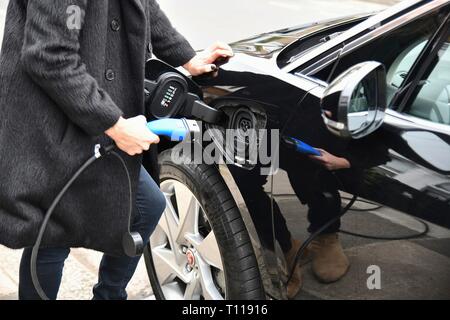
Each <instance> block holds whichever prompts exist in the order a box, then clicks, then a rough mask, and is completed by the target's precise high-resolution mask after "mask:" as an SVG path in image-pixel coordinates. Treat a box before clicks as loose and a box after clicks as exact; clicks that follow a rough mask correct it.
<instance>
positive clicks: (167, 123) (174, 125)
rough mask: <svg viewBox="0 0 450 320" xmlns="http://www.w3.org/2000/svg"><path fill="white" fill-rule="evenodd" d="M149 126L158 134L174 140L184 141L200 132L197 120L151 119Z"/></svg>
mask: <svg viewBox="0 0 450 320" xmlns="http://www.w3.org/2000/svg"><path fill="white" fill-rule="evenodd" d="M147 128H148V129H149V130H150V131H151V132H153V133H154V134H156V135H158V136H165V137H167V138H170V139H171V140H172V141H184V140H188V139H190V138H192V137H193V135H194V134H195V133H198V132H200V127H199V126H198V124H197V122H196V121H195V120H188V119H184V118H183V119H160V120H154V121H150V122H149V123H148V124H147Z"/></svg>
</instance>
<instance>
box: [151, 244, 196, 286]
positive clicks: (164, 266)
mask: <svg viewBox="0 0 450 320" xmlns="http://www.w3.org/2000/svg"><path fill="white" fill-rule="evenodd" d="M152 253H153V261H154V264H155V269H156V272H157V273H158V280H159V282H160V284H161V285H164V284H166V283H167V282H170V281H172V280H173V279H174V278H175V276H178V277H179V278H180V279H181V280H182V281H183V282H188V280H189V279H188V278H187V277H186V275H185V274H184V273H183V272H182V267H180V265H179V264H178V263H177V261H176V259H175V254H174V253H173V252H172V251H171V250H168V249H166V248H154V249H153V251H152Z"/></svg>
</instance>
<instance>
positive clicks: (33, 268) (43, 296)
mask: <svg viewBox="0 0 450 320" xmlns="http://www.w3.org/2000/svg"><path fill="white" fill-rule="evenodd" d="M114 148H115V146H114V145H110V146H108V147H105V148H98V149H97V146H96V149H95V154H94V155H93V156H92V157H90V158H89V159H88V160H87V161H86V162H85V163H84V164H83V165H82V166H81V167H80V168H79V169H78V170H77V171H76V172H75V174H74V175H73V176H72V178H70V180H69V181H68V182H67V183H66V184H65V186H64V187H63V188H62V189H61V191H60V192H59V194H58V195H57V196H56V198H55V199H54V200H53V202H52V204H51V205H50V207H49V209H48V210H47V212H46V213H45V217H44V220H43V221H42V224H41V226H40V228H39V233H38V236H37V238H36V242H35V244H34V246H33V250H32V252H31V260H30V269H31V280H32V282H33V285H34V287H35V289H36V292H37V294H38V295H39V297H40V298H41V299H42V300H49V298H48V297H47V295H46V294H45V292H44V290H43V289H42V287H41V284H40V282H39V278H38V275H37V267H36V266H37V256H38V253H39V248H40V246H41V242H42V238H43V237H44V233H45V230H46V228H47V225H48V222H49V221H50V218H51V216H52V214H53V212H54V210H55V208H56V206H57V205H58V204H59V202H60V201H61V199H62V198H63V197H64V195H65V194H66V193H67V191H68V190H69V188H70V187H71V186H72V184H73V183H74V182H75V181H76V180H77V179H78V178H79V177H80V175H81V174H82V173H83V172H84V171H86V169H87V168H89V167H90V166H91V165H92V164H93V163H94V162H95V161H97V160H98V159H100V158H101V157H103V156H105V155H107V154H110V153H111V154H112V155H113V156H115V157H116V158H117V159H119V161H120V163H121V164H122V166H123V168H124V171H125V173H126V175H127V179H128V187H129V196H130V206H129V212H128V231H130V228H131V215H132V209H133V204H132V188H131V178H130V173H129V171H128V168H127V166H126V164H125V161H124V160H123V159H122V157H121V156H120V155H119V154H118V153H116V152H114V151H113V149H114Z"/></svg>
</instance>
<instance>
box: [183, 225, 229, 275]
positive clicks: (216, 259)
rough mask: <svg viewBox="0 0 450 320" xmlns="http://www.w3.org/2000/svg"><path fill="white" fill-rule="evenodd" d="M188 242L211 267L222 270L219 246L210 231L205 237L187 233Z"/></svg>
mask: <svg viewBox="0 0 450 320" xmlns="http://www.w3.org/2000/svg"><path fill="white" fill-rule="evenodd" d="M187 238H188V239H189V242H190V243H191V244H192V245H193V246H194V248H195V249H196V250H197V252H198V253H199V254H200V255H201V257H202V258H203V259H204V260H205V261H206V262H207V263H208V264H210V265H212V266H213V267H216V268H217V269H220V270H223V264H222V258H221V257H220V251H219V246H218V245H217V240H216V236H215V235H214V232H213V231H211V232H210V233H209V234H208V236H207V237H206V238H204V239H203V237H202V236H200V235H193V234H189V235H187Z"/></svg>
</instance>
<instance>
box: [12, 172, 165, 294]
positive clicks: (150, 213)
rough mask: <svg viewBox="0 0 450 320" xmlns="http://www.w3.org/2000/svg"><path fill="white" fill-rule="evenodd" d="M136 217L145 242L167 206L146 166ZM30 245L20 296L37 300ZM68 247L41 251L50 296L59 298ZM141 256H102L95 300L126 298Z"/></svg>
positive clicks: (135, 228)
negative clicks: (31, 268) (32, 275)
mask: <svg viewBox="0 0 450 320" xmlns="http://www.w3.org/2000/svg"><path fill="white" fill-rule="evenodd" d="M136 207H137V211H138V212H137V213H138V214H137V216H136V219H135V221H134V223H133V225H132V228H131V229H132V230H133V231H138V232H139V233H140V234H141V236H142V238H143V239H144V241H146V242H145V244H147V242H148V239H149V238H150V235H151V234H152V232H153V230H155V228H156V225H157V224H158V221H159V218H160V217H161V214H162V213H163V211H164V209H165V207H166V200H165V197H164V195H163V194H162V192H161V191H160V190H159V188H158V186H157V184H156V183H155V182H154V181H153V179H152V178H151V176H150V175H149V174H148V173H147V171H146V170H145V169H144V167H142V168H141V172H140V175H139V185H138V189H137V194H136ZM31 250H32V249H31V248H27V249H25V250H24V252H23V255H22V260H21V262H20V276H19V277H20V279H19V299H20V300H38V299H39V296H38V295H37V293H36V290H35V289H34V286H33V283H32V281H31V274H30V258H31ZM69 253H70V249H69V248H56V249H55V248H51V249H41V250H39V255H38V259H37V271H38V278H39V281H40V283H41V286H42V288H43V289H44V291H45V293H46V294H47V296H48V297H49V298H50V299H56V297H57V295H58V290H59V286H60V284H61V278H62V272H63V268H64V261H65V260H66V258H67V257H68V256H69ZM139 260H140V257H135V258H129V257H125V256H124V257H114V256H110V255H106V254H105V255H103V258H102V261H101V263H100V270H99V279H98V283H97V284H96V285H95V286H94V289H93V294H94V299H95V300H125V299H127V292H126V287H127V285H128V282H129V281H130V280H131V278H132V277H133V274H134V272H135V270H136V267H137V265H138V262H139Z"/></svg>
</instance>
